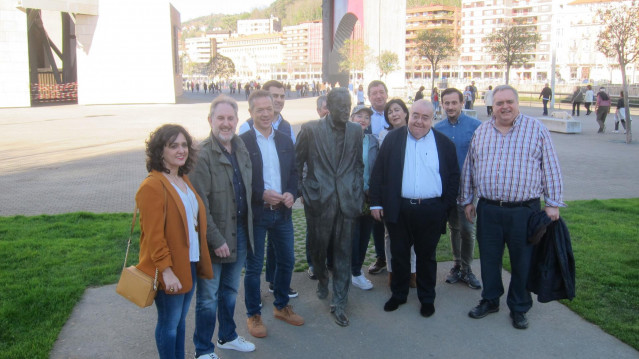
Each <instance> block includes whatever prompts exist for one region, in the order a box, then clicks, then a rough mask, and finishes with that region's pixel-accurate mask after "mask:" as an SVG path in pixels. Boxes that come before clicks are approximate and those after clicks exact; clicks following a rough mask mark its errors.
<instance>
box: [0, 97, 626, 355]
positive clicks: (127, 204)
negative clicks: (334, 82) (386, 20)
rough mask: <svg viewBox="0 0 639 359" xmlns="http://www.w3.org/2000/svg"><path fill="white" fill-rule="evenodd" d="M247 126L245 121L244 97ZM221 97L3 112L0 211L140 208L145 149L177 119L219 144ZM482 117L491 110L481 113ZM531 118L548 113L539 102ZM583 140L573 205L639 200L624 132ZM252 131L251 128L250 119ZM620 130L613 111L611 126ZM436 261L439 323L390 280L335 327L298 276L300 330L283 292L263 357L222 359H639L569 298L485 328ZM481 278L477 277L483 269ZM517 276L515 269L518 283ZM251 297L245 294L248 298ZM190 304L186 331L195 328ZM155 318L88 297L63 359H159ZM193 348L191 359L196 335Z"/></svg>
mask: <svg viewBox="0 0 639 359" xmlns="http://www.w3.org/2000/svg"><path fill="white" fill-rule="evenodd" d="M238 98H240V99H242V101H241V102H240V118H242V119H245V118H247V117H248V110H247V104H246V101H244V100H243V97H238ZM210 100H211V96H210V95H204V94H186V96H185V97H184V98H182V99H181V100H180V103H179V104H176V105H126V106H121V105H110V106H76V105H61V106H53V107H38V108H27V109H0V129H2V133H3V134H4V135H5V136H4V141H1V142H0V152H1V153H2V154H3V156H2V158H0V187H1V188H2V189H3V190H2V191H1V192H0V215H2V216H8V215H15V214H24V215H35V214H43V213H45V214H55V213H64V212H73V211H91V212H131V211H132V209H133V197H134V194H135V191H136V190H137V187H138V185H139V183H140V181H141V180H142V179H143V178H144V177H145V175H146V170H145V168H144V140H145V139H146V138H147V137H148V134H149V132H150V131H151V130H153V129H155V128H157V127H158V126H159V125H161V124H164V123H169V122H176V123H180V124H182V125H184V126H185V127H186V128H187V129H188V130H189V131H190V132H191V133H192V134H193V135H194V136H195V137H196V138H198V139H202V138H204V137H206V136H207V135H208V132H209V127H208V123H207V122H206V114H207V111H208V103H209V102H210ZM477 111H478V113H479V118H480V119H481V120H484V119H485V118H486V117H485V108H483V107H482V106H477ZM522 111H523V112H524V113H527V114H531V115H537V114H539V113H540V112H541V109H540V108H539V107H532V108H531V107H526V108H522ZM284 115H285V117H286V118H287V120H289V121H291V122H292V123H293V125H294V128H295V129H296V130H299V126H300V124H301V123H303V122H305V121H307V120H311V119H314V118H315V117H316V114H315V98H305V99H294V100H288V101H287V103H286V107H285V110H284ZM579 119H580V120H581V121H583V133H582V134H579V135H562V134H553V135H552V136H553V141H554V144H555V147H556V148H557V151H558V153H559V158H560V163H561V166H562V171H563V174H564V180H565V187H566V190H565V198H566V199H567V200H576V199H592V198H600V199H603V198H624V197H639V189H638V188H637V186H636V184H635V183H636V179H637V178H639V166H637V158H639V144H638V141H636V142H635V143H633V144H630V145H627V144H625V143H624V137H623V135H622V134H612V133H606V134H603V135H598V134H596V128H597V126H596V123H595V120H594V115H590V116H588V117H586V116H583V115H582V116H581V117H580V118H579ZM241 122H243V120H242V121H241ZM608 127H609V128H610V127H612V116H610V117H609V119H608ZM449 267H450V263H440V264H439V271H438V273H439V276H440V278H439V282H438V286H437V291H438V297H437V300H436V302H435V306H436V309H437V312H436V314H435V315H434V316H433V317H432V318H429V319H424V318H422V317H421V316H419V314H418V310H419V306H418V302H417V298H416V294H415V293H414V290H412V292H411V296H410V298H409V302H408V304H406V305H404V306H402V307H400V309H399V310H398V311H396V312H393V313H385V312H383V311H382V310H381V308H382V306H383V303H384V301H385V300H386V299H387V298H388V297H389V295H390V291H389V289H388V287H387V286H386V280H387V277H386V275H377V276H370V277H371V280H372V281H373V283H374V284H375V288H374V289H373V290H372V291H370V292H363V291H361V290H359V289H356V288H352V290H351V293H350V303H349V306H348V314H349V316H350V319H351V326H349V327H347V328H341V327H338V326H337V325H336V324H334V323H333V321H332V319H331V317H330V316H329V314H328V303H327V302H326V301H321V300H319V299H317V298H316V297H315V294H314V293H315V285H316V282H314V281H310V280H308V279H307V277H306V276H305V275H304V274H303V273H295V274H294V275H293V283H292V286H293V287H294V288H296V289H297V290H299V292H300V297H299V298H296V299H292V301H291V303H292V304H293V305H294V306H295V310H296V311H298V312H299V313H300V314H301V315H303V316H304V317H305V318H306V324H305V325H304V326H302V327H299V328H296V327H291V326H289V325H286V324H284V323H282V322H280V321H276V320H274V319H273V318H272V307H271V305H270V304H271V303H272V296H271V295H270V294H268V293H267V292H266V293H264V294H263V302H264V303H265V309H264V312H263V314H264V317H265V324H266V325H267V327H268V329H269V336H268V337H267V338H265V339H256V340H255V343H256V345H257V351H256V352H255V353H246V354H245V353H237V352H229V351H223V350H221V351H218V354H220V355H221V356H222V357H223V358H249V357H251V358H257V357H259V358H262V357H264V358H300V357H306V358H311V359H313V358H326V357H328V358H335V357H337V358H342V357H354V358H364V357H366V358H374V357H400V358H401V357H411V358H417V357H435V358H439V357H480V358H482V357H491V358H513V357H515V358H516V357H522V356H530V355H535V356H536V357H540V358H550V357H558V358H562V357H580V358H601V357H612V358H639V353H638V352H637V351H635V350H634V349H632V348H631V347H629V346H627V345H625V344H623V343H621V342H619V341H618V340H617V339H615V338H614V337H612V336H610V335H608V334H606V333H604V332H603V331H601V330H600V329H599V328H598V327H596V326H594V325H592V324H590V323H588V322H586V321H584V320H583V319H581V318H580V317H579V316H577V315H576V314H574V313H572V312H571V311H570V310H568V309H567V308H566V307H564V306H562V305H560V304H558V303H550V304H543V305H542V304H539V303H536V304H535V306H534V307H533V309H532V310H531V311H530V313H529V318H530V321H531V327H530V328H529V329H528V330H526V331H518V330H515V329H513V328H512V327H511V326H510V321H509V318H508V310H507V306H506V304H505V299H504V301H502V311H501V312H499V313H498V314H495V315H491V316H489V317H487V318H484V319H482V320H473V319H470V318H468V317H467V315H466V313H467V312H468V310H469V309H470V308H471V307H473V306H474V305H475V304H476V303H477V301H478V300H479V298H480V293H479V291H474V290H471V289H469V288H467V287H464V286H462V285H448V284H445V283H444V282H443V275H444V273H445V272H447V270H448V269H449ZM474 270H475V272H476V273H477V274H479V273H480V268H479V263H478V261H475V268H474ZM507 278H508V273H506V272H504V279H505V282H506V283H507V280H508V279H507ZM240 298H242V294H241V293H240ZM193 312H194V311H193V305H192V307H191V310H190V318H189V320H188V321H187V326H188V328H187V333H192V332H193ZM244 313H245V308H244V304H243V302H242V301H239V302H238V308H237V310H236V322H237V324H238V333H239V334H240V335H244V336H248V334H247V330H246V324H245V323H246V321H245V315H244ZM155 318H156V314H155V310H154V309H152V308H147V309H144V310H141V309H137V308H136V307H134V306H133V305H131V304H129V303H128V302H126V301H125V300H124V299H122V298H120V297H119V296H118V295H117V294H115V290H114V285H111V286H105V287H101V288H91V289H88V290H87V292H86V294H85V295H84V297H83V298H82V300H81V301H80V303H79V304H78V305H77V306H76V308H75V309H74V311H73V314H72V315H71V318H70V319H69V320H68V322H67V323H66V325H65V326H64V328H63V330H62V332H61V334H60V337H59V338H58V342H57V343H56V345H55V347H54V349H53V351H52V353H51V357H52V358H153V357H156V355H157V354H156V352H155V345H154V339H153V334H152V333H153V328H154V325H155ZM187 351H188V352H189V353H190V354H192V353H193V344H192V341H191V340H190V335H188V338H187Z"/></svg>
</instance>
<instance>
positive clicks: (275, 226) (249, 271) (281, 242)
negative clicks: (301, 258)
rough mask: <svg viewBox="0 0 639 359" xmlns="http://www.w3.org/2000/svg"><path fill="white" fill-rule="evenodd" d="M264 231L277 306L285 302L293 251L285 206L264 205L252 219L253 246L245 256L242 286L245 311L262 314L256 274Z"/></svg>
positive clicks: (258, 274)
mask: <svg viewBox="0 0 639 359" xmlns="http://www.w3.org/2000/svg"><path fill="white" fill-rule="evenodd" d="M267 233H268V242H269V245H270V246H272V247H273V260H272V262H273V266H274V270H273V277H272V281H273V291H274V293H273V294H274V297H275V301H274V302H273V305H274V306H275V307H277V308H278V309H282V308H284V307H285V306H286V305H287V304H288V300H289V297H288V289H289V288H290V285H291V277H292V275H293V267H294V265H295V252H294V248H293V243H294V232H293V220H292V218H291V216H290V214H289V213H288V211H286V210H270V209H264V212H263V213H262V218H260V219H259V220H257V222H255V223H253V243H255V248H254V250H253V251H249V253H248V255H247V257H246V273H245V275H244V290H245V295H244V298H245V304H246V315H248V316H249V317H251V316H253V315H255V314H262V313H261V311H260V302H261V300H260V277H261V275H262V267H263V265H264V243H265V241H266V234H267Z"/></svg>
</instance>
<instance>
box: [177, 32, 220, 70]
mask: <svg viewBox="0 0 639 359" xmlns="http://www.w3.org/2000/svg"><path fill="white" fill-rule="evenodd" d="M184 45H185V47H186V54H187V55H188V56H189V59H190V60H191V61H192V62H197V63H207V62H209V60H210V59H211V57H213V56H215V47H216V40H215V39H214V38H210V37H208V36H200V37H190V38H188V39H184Z"/></svg>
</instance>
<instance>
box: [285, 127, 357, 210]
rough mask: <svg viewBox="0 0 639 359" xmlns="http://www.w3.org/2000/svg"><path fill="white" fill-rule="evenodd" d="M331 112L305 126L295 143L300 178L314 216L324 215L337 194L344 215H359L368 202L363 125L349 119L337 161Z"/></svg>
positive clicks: (304, 194)
mask: <svg viewBox="0 0 639 359" xmlns="http://www.w3.org/2000/svg"><path fill="white" fill-rule="evenodd" d="M328 121H330V115H327V116H326V117H324V118H322V119H320V120H316V121H311V122H308V123H306V124H304V125H303V126H302V129H301V131H300V134H299V136H298V138H297V144H296V146H295V152H296V163H297V173H303V170H304V165H305V164H306V166H307V171H306V176H305V177H304V178H303V179H302V178H300V184H299V186H298V188H299V189H300V193H301V196H302V197H303V198H304V206H305V209H306V211H307V213H308V214H309V215H311V216H320V215H321V214H322V212H323V211H324V210H326V209H328V208H329V206H328V204H329V203H330V202H331V200H332V197H333V196H337V198H338V200H339V205H340V209H341V211H342V213H343V214H344V216H346V217H348V218H355V217H357V216H359V215H360V214H361V213H362V206H363V204H364V161H363V157H362V152H363V150H362V128H361V126H360V125H358V124H356V123H353V122H347V123H346V133H345V135H344V148H343V149H341V156H340V160H339V162H338V163H333V160H332V158H333V155H334V153H335V152H334V151H337V150H339V149H336V148H334V147H333V146H332V145H331V144H332V143H333V141H329V139H330V138H331V137H330V136H332V133H331V128H330V125H329V122H328Z"/></svg>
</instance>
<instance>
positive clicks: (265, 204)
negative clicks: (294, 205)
mask: <svg viewBox="0 0 639 359" xmlns="http://www.w3.org/2000/svg"><path fill="white" fill-rule="evenodd" d="M282 207H284V205H283V204H282V202H280V203H278V204H276V205H270V204H268V203H264V209H270V210H271V211H277V210H279V209H281V208H282Z"/></svg>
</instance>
